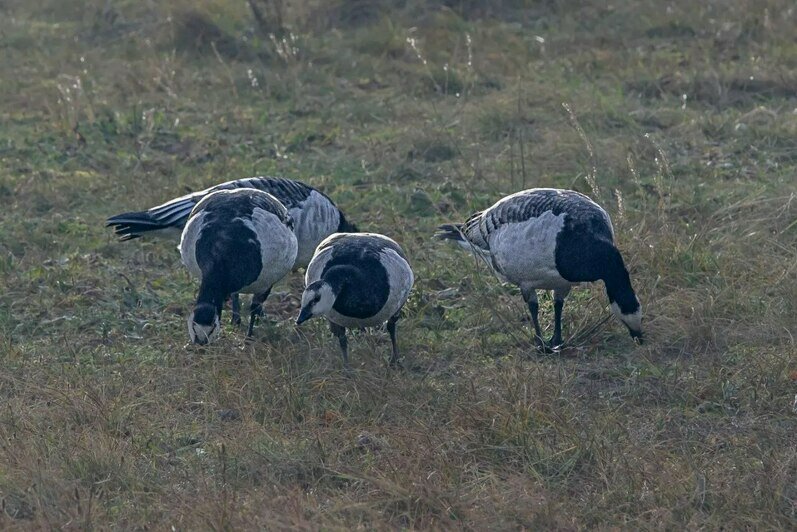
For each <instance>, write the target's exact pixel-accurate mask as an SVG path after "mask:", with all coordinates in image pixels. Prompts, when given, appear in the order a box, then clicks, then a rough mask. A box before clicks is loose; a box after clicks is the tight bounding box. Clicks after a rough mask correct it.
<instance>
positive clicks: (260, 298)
mask: <svg viewBox="0 0 797 532" xmlns="http://www.w3.org/2000/svg"><path fill="white" fill-rule="evenodd" d="M270 293H271V287H269V289H268V290H266V291H265V292H262V293H260V294H255V295H253V296H252V304H251V305H250V306H249V329H248V330H247V331H246V337H247V338H251V337H252V332H253V331H254V329H255V322H256V321H257V318H258V317H260V316H262V315H263V303H265V302H266V299H268V295H269V294H270ZM235 295H236V296H237V295H238V294H235Z"/></svg>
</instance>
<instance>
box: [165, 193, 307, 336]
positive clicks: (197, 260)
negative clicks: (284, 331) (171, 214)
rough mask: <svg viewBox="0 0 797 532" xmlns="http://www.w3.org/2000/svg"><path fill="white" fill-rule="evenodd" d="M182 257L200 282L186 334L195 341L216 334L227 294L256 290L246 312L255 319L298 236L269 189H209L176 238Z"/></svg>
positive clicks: (290, 259)
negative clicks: (210, 191)
mask: <svg viewBox="0 0 797 532" xmlns="http://www.w3.org/2000/svg"><path fill="white" fill-rule="evenodd" d="M179 249H180V256H181V257H182V259H183V264H185V266H186V268H188V271H189V272H190V273H191V274H192V275H193V276H194V277H198V278H199V279H200V280H201V282H200V285H199V294H198V295H197V300H196V306H195V307H194V311H193V312H191V315H190V316H189V317H188V335H189V336H190V338H191V341H193V342H194V343H197V344H206V343H208V342H210V341H212V340H214V339H215V338H216V336H218V334H219V329H220V325H219V323H220V318H221V309H222V305H223V304H224V301H226V300H227V298H228V297H229V296H230V294H233V293H237V292H244V293H247V294H249V293H251V294H254V295H253V297H252V305H251V307H250V313H249V330H248V331H247V333H246V336H247V337H250V336H252V330H253V328H254V325H255V320H256V318H257V317H258V316H260V315H262V313H263V302H265V300H266V298H267V297H268V294H269V292H271V287H272V286H273V285H274V284H275V283H276V282H277V281H279V280H280V279H282V278H283V277H285V275H287V274H288V273H289V272H290V271H291V268H292V267H293V264H294V262H295V260H296V250H297V243H296V236H295V235H294V234H293V220H292V219H291V217H290V215H289V214H288V211H287V209H286V208H285V207H284V206H283V205H282V204H281V203H280V202H279V201H278V200H277V199H276V198H275V197H274V196H272V195H271V194H269V193H267V192H263V191H261V190H254V189H250V188H237V189H233V190H219V191H216V192H212V193H211V194H208V195H207V196H205V197H204V198H202V200H201V201H199V203H197V204H196V206H195V207H194V208H193V209H192V210H191V214H190V215H189V217H188V222H187V223H186V224H185V229H183V235H182V238H181V239H180V247H179Z"/></svg>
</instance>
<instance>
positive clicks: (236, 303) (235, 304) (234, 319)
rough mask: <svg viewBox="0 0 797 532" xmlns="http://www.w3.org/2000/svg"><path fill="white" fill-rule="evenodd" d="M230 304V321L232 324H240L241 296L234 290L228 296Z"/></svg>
mask: <svg viewBox="0 0 797 532" xmlns="http://www.w3.org/2000/svg"><path fill="white" fill-rule="evenodd" d="M230 304H231V305H232V315H231V316H230V323H232V324H233V325H236V326H237V325H240V324H241V298H240V296H239V295H238V293H237V292H236V293H235V294H232V295H231V296H230Z"/></svg>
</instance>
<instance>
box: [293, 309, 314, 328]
mask: <svg viewBox="0 0 797 532" xmlns="http://www.w3.org/2000/svg"><path fill="white" fill-rule="evenodd" d="M312 317H313V316H312V314H310V309H308V308H307V307H305V308H303V309H302V311H301V312H300V313H299V317H298V318H296V325H301V324H302V323H304V322H306V321H307V320H309V319H310V318H312Z"/></svg>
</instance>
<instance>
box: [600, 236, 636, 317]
mask: <svg viewBox="0 0 797 532" xmlns="http://www.w3.org/2000/svg"><path fill="white" fill-rule="evenodd" d="M603 282H604V283H605V284H606V295H607V296H609V302H611V303H617V306H619V307H620V311H621V312H622V313H623V314H633V313H634V312H636V311H637V310H639V301H638V300H637V297H636V294H635V293H634V288H633V287H632V286H631V278H630V276H629V275H628V270H627V269H626V267H625V263H624V262H623V257H622V255H620V252H619V251H618V250H617V249H616V248H612V250H611V252H610V253H609V260H608V261H607V264H606V271H605V273H604V276H603Z"/></svg>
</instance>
